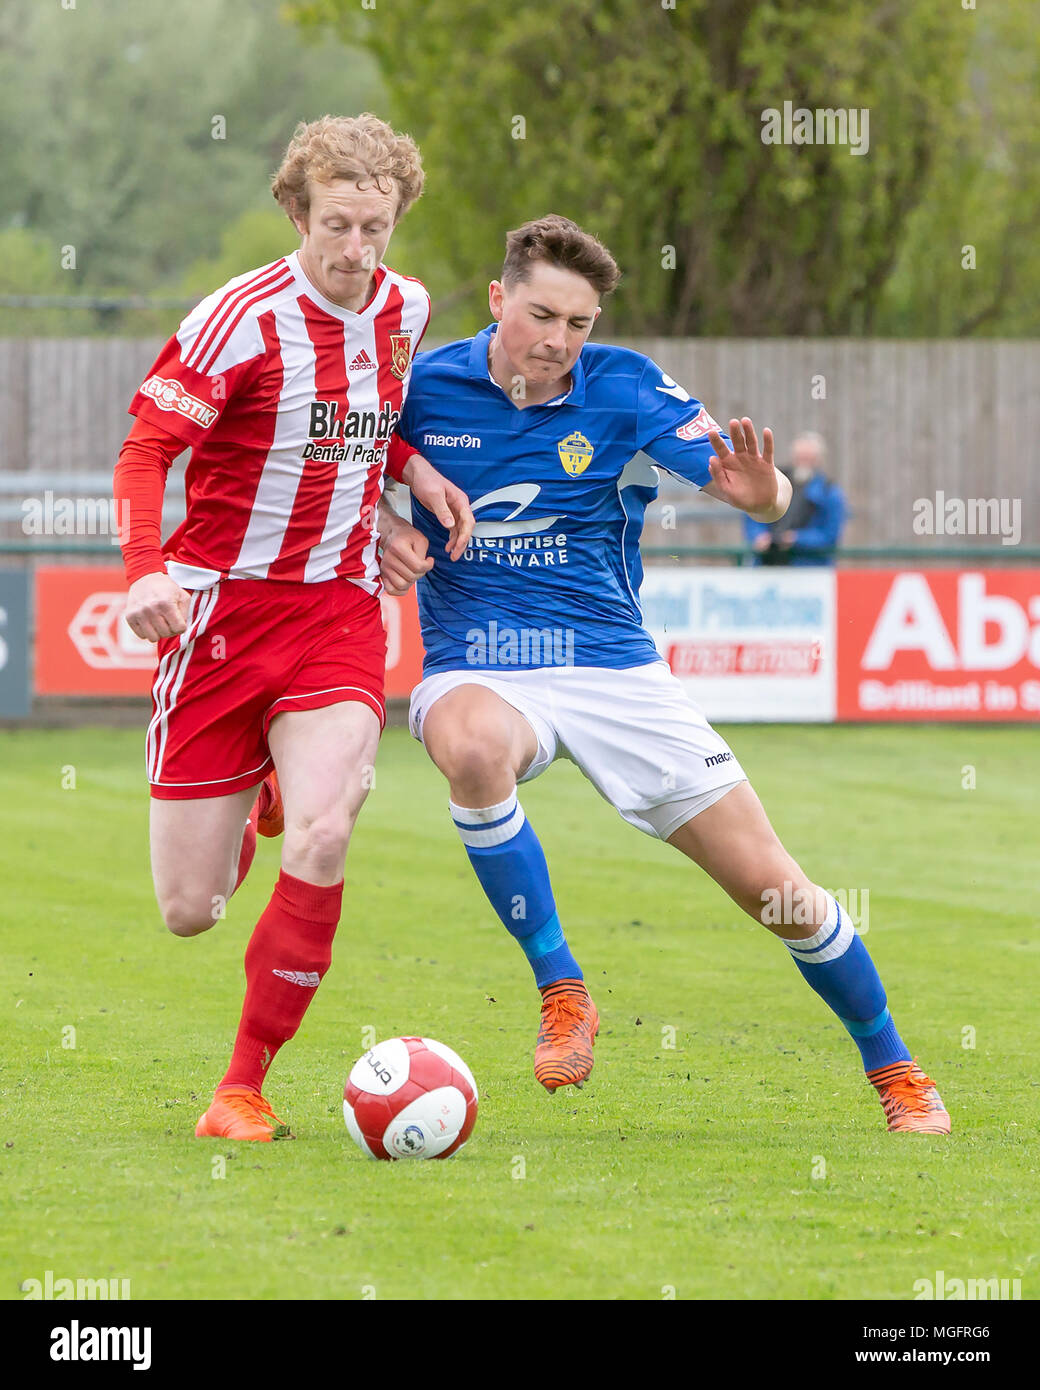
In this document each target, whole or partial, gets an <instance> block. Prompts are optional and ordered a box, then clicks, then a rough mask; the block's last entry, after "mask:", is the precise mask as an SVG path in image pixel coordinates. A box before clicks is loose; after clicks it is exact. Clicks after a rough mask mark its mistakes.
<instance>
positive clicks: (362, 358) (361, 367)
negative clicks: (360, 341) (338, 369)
mask: <svg viewBox="0 0 1040 1390" xmlns="http://www.w3.org/2000/svg"><path fill="white" fill-rule="evenodd" d="M375 369H376V364H375V363H374V362H373V361H372V359H371V357H369V355H368V353H367V352H366V351H365V349H364V348H362V349H361V351H360V352H359V353H358V355H357V356H356V357H355V358H354V360H353V362H351V364H350V366H349V367H348V368H347V371H348V372H369V371H372V372H374V371H375Z"/></svg>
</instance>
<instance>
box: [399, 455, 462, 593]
mask: <svg viewBox="0 0 1040 1390" xmlns="http://www.w3.org/2000/svg"><path fill="white" fill-rule="evenodd" d="M401 480H402V482H404V483H405V484H406V485H407V486H408V487H409V488H410V489H411V492H412V496H413V497H414V498H415V499H416V501H417V502H419V503H420V504H421V505H422V506H424V507H425V508H426V510H427V511H428V512H430V513H432V515H433V516H435V517H436V518H437V520H438V521H439V522H440V524H441V525H442V526H443V527H444V529H445V530H446V531H447V532H448V543H447V545H446V546H445V549H446V550H447V552H448V556H449V558H450V559H452V560H457V559H458V558H459V556H460V555H462V554H463V552H464V551H465V549H466V546H467V545H469V540H470V537H471V536H472V535H473V526H474V517H473V511H472V508H471V507H470V505H469V498H468V497H467V496H466V494H465V493H464V492H463V491H462V489H461V488H460V487H456V485H455V484H454V483H451V482H449V481H448V479H447V478H446V477H445V476H444V474H443V473H439V472H438V471H437V469H436V468H434V466H433V464H432V463H430V461H429V460H428V459H424V458H423V456H422V454H413V455H412V457H411V458H410V459H409V460H408V462H407V464H406V465H405V467H404V469H403V471H402V474H401ZM431 563H432V562H431ZM427 568H429V566H427ZM422 573H425V571H422Z"/></svg>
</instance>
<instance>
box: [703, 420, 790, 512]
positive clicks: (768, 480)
mask: <svg viewBox="0 0 1040 1390" xmlns="http://www.w3.org/2000/svg"><path fill="white" fill-rule="evenodd" d="M729 437H730V439H731V440H732V441H733V448H732V449H728V448H727V447H726V445H725V443H724V442H723V438H722V435H721V434H719V432H718V430H709V431H708V438H709V440H710V441H711V447H712V448H713V449H714V450H715V458H713V459H711V460H710V462H709V463H708V468H709V469H710V470H711V481H712V486H711V494H712V496H714V497H718V498H721V500H722V501H723V502H728V503H729V504H730V506H731V507H739V509H740V510H741V511H742V512H749V513H750V514H751V515H754V514H755V513H757V512H768V511H769V510H770V509H771V508H773V507H774V506H775V504H776V502H777V498H778V475H777V471H776V469H775V467H774V466H773V431H772V430H771V429H765V430H763V431H762V452H761V453H759V451H758V436H757V435H756V434H755V427H754V425H753V424H752V423H751V421H750V420H749V419H748V417H747V416H746V415H745V416H744V418H743V420H731V421H730V422H729Z"/></svg>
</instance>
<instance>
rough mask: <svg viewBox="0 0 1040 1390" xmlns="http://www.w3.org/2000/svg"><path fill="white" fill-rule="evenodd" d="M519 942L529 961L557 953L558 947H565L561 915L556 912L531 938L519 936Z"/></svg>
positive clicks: (532, 933)
mask: <svg viewBox="0 0 1040 1390" xmlns="http://www.w3.org/2000/svg"><path fill="white" fill-rule="evenodd" d="M517 940H518V941H519V942H520V945H521V947H522V948H523V952H524V955H525V956H526V957H527V959H528V960H532V961H533V960H537V959H538V957H539V956H546V955H548V954H549V952H550V951H555V950H556V948H557V947H558V946H562V945H564V936H563V926H562V924H561V922H560V918H559V914H558V913H556V912H554V913H553V915H552V916H551V917H550V918H549V920H548V922H543V923H542V925H541V926H540V927H538V928H537V929H536V930H535V931H533V932H531V934H530V936H518V937H517Z"/></svg>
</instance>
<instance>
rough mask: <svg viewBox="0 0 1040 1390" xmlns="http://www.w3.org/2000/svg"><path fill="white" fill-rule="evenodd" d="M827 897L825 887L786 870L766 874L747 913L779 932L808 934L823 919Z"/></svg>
mask: <svg viewBox="0 0 1040 1390" xmlns="http://www.w3.org/2000/svg"><path fill="white" fill-rule="evenodd" d="M829 907H830V897H829V895H828V893H827V891H826V889H824V888H821V887H820V886H819V885H818V884H815V883H812V882H811V881H810V880H809V879H807V878H805V876H804V875H800V874H792V873H789V872H782V873H777V874H773V875H771V876H769V877H768V878H766V879H765V880H764V881H763V883H762V886H761V888H760V889H759V890H758V892H757V893H756V894H755V896H754V902H753V905H752V906H750V907H748V909H747V910H748V911H749V912H750V914H751V916H753V917H755V918H756V919H757V920H758V921H759V922H761V923H762V925H763V926H765V927H770V928H771V929H773V930H774V931H776V930H779V931H780V935H785V934H786V933H787V932H788V929H789V930H790V934H792V935H798V934H800V933H802V932H808V933H809V934H810V935H811V934H812V932H813V931H815V930H816V929H817V928H818V927H820V926H822V925H823V923H824V922H825V921H826V919H827V913H828V910H829Z"/></svg>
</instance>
